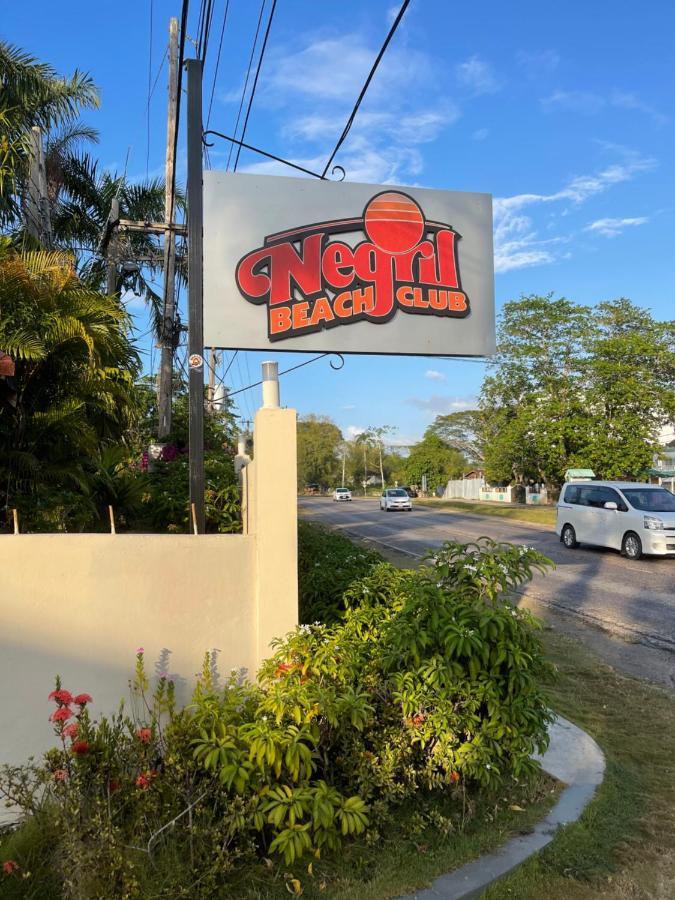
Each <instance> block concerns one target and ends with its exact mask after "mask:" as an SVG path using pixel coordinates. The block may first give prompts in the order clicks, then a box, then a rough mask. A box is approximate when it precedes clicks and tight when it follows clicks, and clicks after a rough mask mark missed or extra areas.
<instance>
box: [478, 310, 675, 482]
mask: <svg viewBox="0 0 675 900" xmlns="http://www.w3.org/2000/svg"><path fill="white" fill-rule="evenodd" d="M480 407H481V414H482V435H481V437H482V441H483V446H484V449H485V469H486V475H487V477H488V479H490V480H491V481H498V482H499V481H502V482H509V481H512V480H514V479H515V480H516V481H523V480H528V479H529V480H534V481H546V482H548V483H550V484H553V485H559V484H561V483H562V481H563V480H564V475H565V471H566V469H568V468H577V467H579V468H591V469H593V471H594V472H595V473H596V475H598V476H599V477H601V478H640V477H641V476H642V475H643V473H644V472H645V470H646V469H648V468H649V467H650V466H651V464H652V459H653V457H654V454H655V453H657V452H658V450H659V444H658V432H659V429H660V427H661V425H662V424H663V423H665V422H667V421H669V420H672V418H673V417H675V325H674V324H673V323H672V322H659V321H656V320H654V318H653V317H652V315H651V314H650V313H649V311H647V310H644V309H640V308H639V307H637V306H635V305H634V304H633V303H632V302H631V301H630V300H627V299H625V298H621V299H619V300H614V301H606V302H603V303H599V304H598V305H597V306H595V307H591V306H581V305H577V304H575V303H573V302H571V301H570V300H567V299H565V298H554V297H553V296H552V295H548V296H546V297H539V296H529V297H522V298H521V299H520V300H515V301H510V302H509V303H507V304H505V306H504V310H503V313H502V317H501V322H500V328H499V334H498V351H497V356H496V359H495V362H494V364H493V366H492V369H491V371H490V373H489V374H488V376H487V377H486V379H485V381H484V384H483V388H482V391H481V398H480Z"/></svg>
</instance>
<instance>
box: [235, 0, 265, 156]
mask: <svg viewBox="0 0 675 900" xmlns="http://www.w3.org/2000/svg"><path fill="white" fill-rule="evenodd" d="M266 2H267V0H262V2H261V4H260V14H259V16H258V24H257V26H256V29H255V37H254V38H253V46H252V47H251V55H250V57H249V60H248V69H247V70H246V79H245V81H244V88H243V90H242V92H241V100H240V101H239V109H238V110H237V121H236V122H235V123H234V136H235V138H236V136H237V129H238V128H239V119H240V118H241V111H242V109H243V108H244V99H245V97H246V88H247V87H248V79H249V78H250V76H251V69H252V68H253V57H254V56H255V48H256V44H257V43H258V35H259V33H260V25H261V23H262V17H263V12H264V10H265V3H266ZM232 147H233V144H230V152H229V153H228V154H227V165H226V167H225V171H226V172H229V170H230V160H231V159H232Z"/></svg>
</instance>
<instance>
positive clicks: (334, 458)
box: [298, 415, 342, 488]
mask: <svg viewBox="0 0 675 900" xmlns="http://www.w3.org/2000/svg"><path fill="white" fill-rule="evenodd" d="M341 444H342V432H341V431H340V429H339V428H338V427H337V425H336V424H335V422H333V421H332V420H331V419H329V418H328V417H327V416H315V415H307V416H303V417H302V418H301V419H299V420H298V487H299V488H304V486H305V485H306V484H313V483H315V484H319V485H322V486H324V487H329V486H330V485H333V484H338V483H339V482H340V481H341V479H342V460H341V457H340V454H339V449H340V446H341Z"/></svg>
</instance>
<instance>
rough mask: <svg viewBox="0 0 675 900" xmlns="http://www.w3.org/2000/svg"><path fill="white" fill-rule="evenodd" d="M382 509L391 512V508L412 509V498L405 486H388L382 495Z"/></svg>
mask: <svg viewBox="0 0 675 900" xmlns="http://www.w3.org/2000/svg"><path fill="white" fill-rule="evenodd" d="M380 509H383V510H384V511H385V512H389V510H391V509H408V510H410V509H412V500H411V499H410V497H409V496H408V493H407V491H404V490H403V488H387V490H386V491H382V496H381V497H380Z"/></svg>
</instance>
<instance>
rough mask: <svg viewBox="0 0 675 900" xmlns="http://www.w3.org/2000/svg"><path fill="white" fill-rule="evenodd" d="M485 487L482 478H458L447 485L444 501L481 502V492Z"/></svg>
mask: <svg viewBox="0 0 675 900" xmlns="http://www.w3.org/2000/svg"><path fill="white" fill-rule="evenodd" d="M484 486H485V481H484V480H483V479H482V478H457V479H454V480H452V481H449V482H448V483H447V484H446V486H445V490H444V491H443V499H444V500H452V499H454V498H459V499H461V500H480V492H481V490H482V489H483V487H484Z"/></svg>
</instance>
